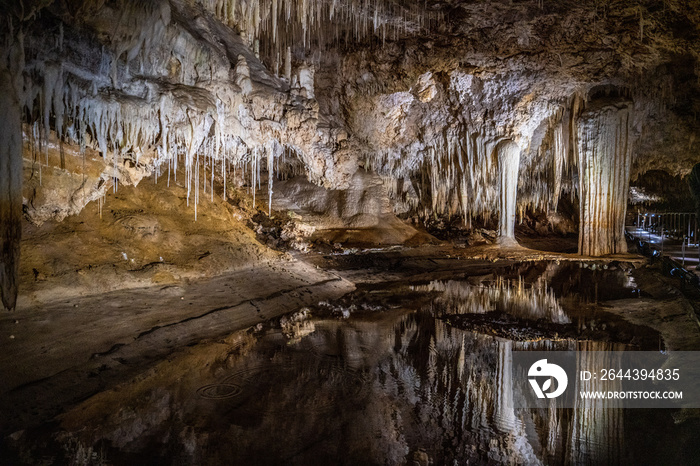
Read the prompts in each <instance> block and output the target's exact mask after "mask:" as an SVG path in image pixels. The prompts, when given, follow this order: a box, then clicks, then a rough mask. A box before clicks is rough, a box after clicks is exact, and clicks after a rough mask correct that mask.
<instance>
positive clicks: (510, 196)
mask: <svg viewBox="0 0 700 466" xmlns="http://www.w3.org/2000/svg"><path fill="white" fill-rule="evenodd" d="M496 155H497V157H498V170H499V176H500V185H501V195H500V200H499V210H500V218H499V234H500V236H501V240H502V241H505V242H513V243H514V242H515V215H516V210H515V207H516V200H517V196H518V170H519V168H520V147H518V145H517V144H515V143H514V142H513V141H510V140H508V141H502V142H501V143H499V144H498V146H497V147H496Z"/></svg>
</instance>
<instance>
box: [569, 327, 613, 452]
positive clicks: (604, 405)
mask: <svg viewBox="0 0 700 466" xmlns="http://www.w3.org/2000/svg"><path fill="white" fill-rule="evenodd" d="M580 350H582V351H580V352H579V353H578V373H580V371H583V370H585V371H590V372H596V371H600V369H601V368H613V367H620V361H619V360H612V358H611V357H610V356H609V355H610V354H611V353H610V352H612V351H615V350H619V351H622V350H624V345H616V344H614V343H604V342H595V341H589V342H586V343H583V346H582V347H581V348H580ZM592 351H595V352H596V353H591V352H592ZM594 354H595V357H594ZM618 359H619V358H618ZM586 387H589V389H590V390H603V389H605V391H609V390H613V391H614V390H620V389H621V382H620V381H619V380H617V381H607V382H601V381H600V380H598V379H595V380H592V381H590V383H589V384H587V385H586ZM616 405H617V401H616V400H590V399H581V398H577V399H576V407H575V408H574V418H573V420H572V426H571V430H572V436H571V445H570V446H569V451H570V455H571V458H570V459H571V462H572V463H574V464H588V463H596V464H597V463H603V464H607V463H617V462H618V461H617V460H618V459H619V458H618V456H619V453H620V451H621V449H622V441H623V436H622V433H623V432H622V431H623V412H622V409H621V408H614V407H612V406H616Z"/></svg>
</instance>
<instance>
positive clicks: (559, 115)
mask: <svg viewBox="0 0 700 466" xmlns="http://www.w3.org/2000/svg"><path fill="white" fill-rule="evenodd" d="M583 105H585V101H584V99H583V97H582V96H581V95H579V94H575V95H574V96H573V97H572V99H571V100H570V102H568V103H567V105H564V106H562V107H561V108H560V109H559V111H557V112H556V113H554V115H553V116H552V117H551V118H550V119H549V121H548V125H547V128H546V131H545V134H544V137H543V138H542V141H541V143H540V144H539V146H538V147H537V149H536V151H537V152H536V155H535V157H534V158H533V160H531V161H530V164H529V167H528V176H527V177H521V179H520V182H519V183H520V186H519V193H518V216H519V218H520V220H522V219H523V217H524V216H525V212H526V211H527V210H531V211H539V212H545V213H547V214H549V213H550V212H552V211H557V209H558V207H559V200H560V199H561V197H562V195H567V194H568V195H569V196H571V201H572V202H573V201H574V198H575V196H576V195H577V193H578V189H579V188H578V177H577V172H578V158H577V156H576V144H577V141H576V119H577V117H578V115H579V114H580V113H581V108H582V107H583Z"/></svg>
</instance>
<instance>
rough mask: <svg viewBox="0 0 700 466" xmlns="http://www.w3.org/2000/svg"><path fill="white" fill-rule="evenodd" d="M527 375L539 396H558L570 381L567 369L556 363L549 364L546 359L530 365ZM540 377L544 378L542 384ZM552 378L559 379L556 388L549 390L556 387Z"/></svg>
mask: <svg viewBox="0 0 700 466" xmlns="http://www.w3.org/2000/svg"><path fill="white" fill-rule="evenodd" d="M527 376H528V380H529V381H530V385H531V386H532V389H533V390H534V391H535V395H537V398H556V397H558V396H559V395H561V394H562V393H564V390H566V385H567V384H568V383H569V378H568V377H567V376H566V371H564V369H562V368H561V367H560V366H558V365H556V364H549V363H548V362H547V360H546V359H540V360H539V361H536V362H535V363H534V364H533V365H532V366H530V370H529V371H528V372H527ZM538 377H539V378H540V379H543V380H542V385H540V382H539V381H538ZM552 379H555V380H556V381H557V384H556V389H555V390H554V391H549V390H551V389H552V388H554V387H552Z"/></svg>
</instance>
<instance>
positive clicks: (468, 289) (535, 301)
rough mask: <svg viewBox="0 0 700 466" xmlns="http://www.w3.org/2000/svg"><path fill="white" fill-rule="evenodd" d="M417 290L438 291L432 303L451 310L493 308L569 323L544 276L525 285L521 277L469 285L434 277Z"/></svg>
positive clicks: (467, 311) (466, 311) (523, 316)
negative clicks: (435, 279) (439, 294)
mask: <svg viewBox="0 0 700 466" xmlns="http://www.w3.org/2000/svg"><path fill="white" fill-rule="evenodd" d="M415 289H417V290H420V291H430V292H433V291H439V292H442V295H441V296H439V297H438V298H437V299H436V305H438V306H440V307H444V309H442V310H443V311H444V312H446V313H451V314H481V313H485V312H489V311H493V310H497V311H501V312H507V313H509V314H511V315H513V316H514V317H517V318H521V319H531V320H537V319H542V318H546V319H548V320H550V321H551V322H554V323H560V324H563V323H570V322H571V320H570V319H569V318H568V317H567V315H566V314H565V313H564V310H563V309H562V307H561V306H560V305H559V302H558V299H557V297H556V295H555V294H554V292H553V291H552V290H551V289H550V288H549V287H548V283H547V281H546V280H544V279H540V280H538V281H537V282H535V283H534V284H533V285H531V286H529V287H528V286H526V285H525V283H524V281H523V280H522V278H519V279H518V280H517V281H515V282H511V281H510V280H505V279H503V278H501V277H498V279H497V280H496V282H495V283H493V284H490V285H479V286H473V285H470V284H469V283H466V282H458V281H447V282H444V281H434V282H431V283H430V284H429V285H421V286H416V287H415Z"/></svg>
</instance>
